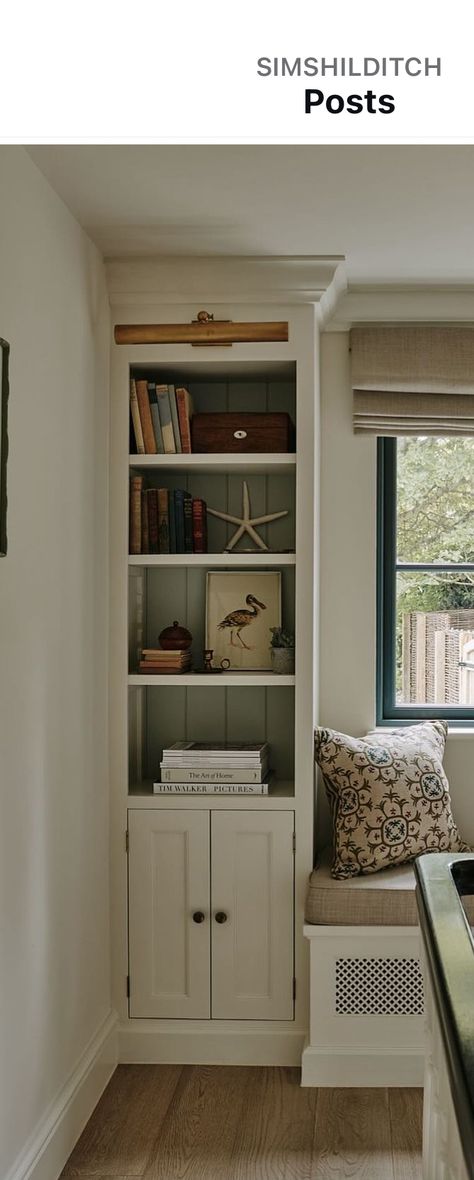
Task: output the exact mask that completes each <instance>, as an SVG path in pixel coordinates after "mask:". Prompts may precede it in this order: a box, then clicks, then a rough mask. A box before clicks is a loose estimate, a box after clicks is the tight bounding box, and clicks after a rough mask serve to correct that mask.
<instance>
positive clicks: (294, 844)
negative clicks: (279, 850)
mask: <svg viewBox="0 0 474 1180" xmlns="http://www.w3.org/2000/svg"><path fill="white" fill-rule="evenodd" d="M293 852H296V832H293Z"/></svg>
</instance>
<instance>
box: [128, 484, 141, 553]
mask: <svg viewBox="0 0 474 1180" xmlns="http://www.w3.org/2000/svg"><path fill="white" fill-rule="evenodd" d="M142 491H143V475H132V478H131V480H130V553H141V551H142Z"/></svg>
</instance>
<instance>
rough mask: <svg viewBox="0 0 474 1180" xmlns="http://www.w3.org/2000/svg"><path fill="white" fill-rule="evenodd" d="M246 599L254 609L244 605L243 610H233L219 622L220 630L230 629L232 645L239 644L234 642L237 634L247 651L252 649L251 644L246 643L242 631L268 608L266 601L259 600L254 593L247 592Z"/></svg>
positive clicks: (248, 604)
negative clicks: (246, 607) (247, 608)
mask: <svg viewBox="0 0 474 1180" xmlns="http://www.w3.org/2000/svg"><path fill="white" fill-rule="evenodd" d="M245 601H246V603H247V606H249V607H251V608H252V609H251V610H246V609H245V607H242V609H241V610H232V611H231V612H230V614H228V615H226V616H225V619H222V622H221V623H218V630H219V631H225V630H226V629H228V630H229V631H230V645H231V647H238V646H239V645H238V643H235V642H234V635H235V637H236V639H238V640H240V643H241V645H242V647H245V648H246V650H247V651H252V648H251V647H249V644H248V643H245V640H244V639H242V636H241V634H240V632H241V631H243V629H244V627H249V626H250V624H251V623H252V622H253V620H254V619H256V618H257V617H258V615H259V614H260V611H261V610H266V609H267V608H266V606H265V603H264V602H259V599H258V598H255V595H254V594H247V597H246V599H245Z"/></svg>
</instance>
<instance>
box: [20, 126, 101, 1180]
mask: <svg viewBox="0 0 474 1180" xmlns="http://www.w3.org/2000/svg"><path fill="white" fill-rule="evenodd" d="M0 175H1V184H0V335H2V336H3V337H5V338H6V339H7V340H8V341H9V342H10V345H11V368H10V383H11V395H10V408H9V437H10V454H9V459H8V555H7V557H5V558H1V559H0V653H1V655H0V731H1V737H0V767H1V810H0V938H1V950H0V973H1V1007H0V1043H1V1050H0V1176H2V1177H4V1176H5V1175H6V1174H7V1173H8V1172H9V1169H10V1168H12V1166H13V1161H14V1160H15V1159H16V1157H17V1155H18V1153H20V1152H21V1150H22V1148H23V1147H24V1145H25V1143H26V1142H27V1141H28V1139H29V1137H30V1136H31V1135H32V1134H33V1133H34V1132H35V1128H37V1127H38V1126H41V1120H42V1119H43V1118H44V1115H45V1112H46V1111H47V1109H48V1107H49V1105H50V1104H51V1103H52V1102H54V1100H55V1099H56V1097H57V1095H58V1094H59V1093H60V1092H61V1088H62V1087H63V1086H64V1084H65V1082H66V1080H67V1079H68V1077H69V1075H70V1074H71V1071H72V1070H73V1069H74V1067H75V1066H76V1064H77V1062H78V1059H79V1058H80V1055H81V1053H82V1052H83V1050H84V1048H85V1046H86V1045H87V1043H88V1042H89V1040H90V1038H91V1037H93V1035H94V1034H95V1033H96V1031H97V1029H98V1028H99V1026H100V1025H101V1023H102V1021H103V1020H104V1018H105V1017H106V1016H107V1014H108V1012H109V1007H110V1001H109V996H110V986H109V922H108V784H107V659H106V657H107V499H106V488H107V434H108V372H107V356H108V303H107V298H106V292H105V284H104V278H103V268H102V263H101V260H100V257H99V255H98V252H97V250H96V249H95V247H93V246H92V244H91V243H90V242H89V240H88V239H87V238H86V236H85V235H84V233H83V232H82V230H81V229H80V228H79V226H78V225H77V223H76V222H75V220H74V219H73V217H72V216H71V215H70V213H69V212H68V211H67V210H66V208H65V206H64V205H63V204H62V202H61V201H60V200H59V198H58V197H57V196H56V195H55V194H54V193H53V191H52V189H51V188H50V187H49V186H48V184H47V182H46V181H45V180H44V178H43V176H42V175H41V174H40V173H39V172H38V170H37V169H36V167H35V165H34V164H33V163H32V161H31V159H30V158H29V156H28V155H27V153H26V152H25V151H24V150H23V149H22V148H19V147H2V148H1V149H0ZM51 1180H53V1177H51Z"/></svg>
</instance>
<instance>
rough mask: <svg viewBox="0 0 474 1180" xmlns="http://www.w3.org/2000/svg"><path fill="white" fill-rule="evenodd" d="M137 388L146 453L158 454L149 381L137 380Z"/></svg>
mask: <svg viewBox="0 0 474 1180" xmlns="http://www.w3.org/2000/svg"><path fill="white" fill-rule="evenodd" d="M135 388H136V391H137V399H138V408H139V410H140V422H141V424H142V431H143V439H144V443H145V453H146V454H147V455H156V440H155V432H154V430H153V421H152V417H151V410H150V402H149V400H148V382H147V381H142V380H140V381H136V382H135Z"/></svg>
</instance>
